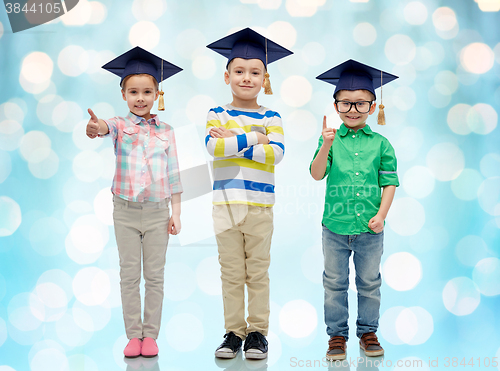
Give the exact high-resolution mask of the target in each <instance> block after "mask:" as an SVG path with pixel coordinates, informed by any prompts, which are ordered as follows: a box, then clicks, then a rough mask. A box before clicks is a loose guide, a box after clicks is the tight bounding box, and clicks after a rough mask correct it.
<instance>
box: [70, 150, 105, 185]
mask: <svg viewBox="0 0 500 371" xmlns="http://www.w3.org/2000/svg"><path fill="white" fill-rule="evenodd" d="M102 171H103V165H102V158H101V156H99V154H98V153H97V152H95V151H82V152H80V153H79V154H77V155H76V156H75V158H74V159H73V173H74V174H75V176H76V177H77V178H78V179H80V180H82V181H84V182H87V183H92V182H95V181H96V180H97V179H99V177H100V176H101V174H102Z"/></svg>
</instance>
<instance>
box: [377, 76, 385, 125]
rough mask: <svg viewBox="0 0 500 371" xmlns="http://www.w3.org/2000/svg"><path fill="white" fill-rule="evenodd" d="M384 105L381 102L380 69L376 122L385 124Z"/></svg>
mask: <svg viewBox="0 0 500 371" xmlns="http://www.w3.org/2000/svg"><path fill="white" fill-rule="evenodd" d="M384 108H385V106H384V105H383V104H382V71H380V105H379V106H378V124H379V125H385V113H384Z"/></svg>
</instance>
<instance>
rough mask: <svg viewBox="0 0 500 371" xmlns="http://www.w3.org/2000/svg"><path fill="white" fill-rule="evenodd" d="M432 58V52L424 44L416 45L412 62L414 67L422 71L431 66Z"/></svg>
mask: <svg viewBox="0 0 500 371" xmlns="http://www.w3.org/2000/svg"><path fill="white" fill-rule="evenodd" d="M432 60H433V57H432V52H431V51H430V50H429V49H427V48H426V47H425V46H418V47H417V49H416V54H415V58H414V59H413V61H412V64H413V65H414V66H415V69H417V70H419V71H424V70H426V69H428V68H429V67H430V66H432Z"/></svg>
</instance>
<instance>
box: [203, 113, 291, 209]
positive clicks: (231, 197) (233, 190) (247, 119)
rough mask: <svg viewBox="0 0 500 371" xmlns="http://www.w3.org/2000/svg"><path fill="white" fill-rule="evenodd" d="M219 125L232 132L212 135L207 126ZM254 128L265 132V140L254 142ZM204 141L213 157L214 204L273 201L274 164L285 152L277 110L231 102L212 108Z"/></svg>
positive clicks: (252, 203)
mask: <svg viewBox="0 0 500 371" xmlns="http://www.w3.org/2000/svg"><path fill="white" fill-rule="evenodd" d="M220 126H224V127H225V128H226V129H229V130H231V131H232V132H233V133H234V134H235V135H234V136H232V137H229V138H212V137H211V136H210V129H212V128H216V127H220ZM258 132H259V133H262V134H264V135H267V137H268V138H269V144H258V138H257V133H258ZM205 145H206V147H207V150H208V153H210V155H212V156H213V157H214V162H213V170H214V172H213V174H214V186H213V190H214V192H213V204H214V205H221V204H247V205H253V206H263V207H271V206H273V205H274V166H275V165H276V164H278V163H279V162H280V161H281V160H282V159H283V155H284V152H285V141H284V135H283V126H282V124H281V116H280V115H279V114H278V112H275V111H272V110H270V109H268V108H265V107H262V106H261V107H260V108H259V109H243V108H236V107H233V106H231V105H225V106H222V107H216V108H212V109H211V110H210V111H209V112H208V117H207V126H206V133H205Z"/></svg>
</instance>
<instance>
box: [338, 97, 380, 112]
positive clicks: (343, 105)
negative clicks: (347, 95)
mask: <svg viewBox="0 0 500 371" xmlns="http://www.w3.org/2000/svg"><path fill="white" fill-rule="evenodd" d="M372 103H373V101H366V100H360V101H358V102H348V101H344V100H336V101H335V103H334V104H335V107H337V109H338V110H339V112H340V113H347V112H349V111H350V110H351V108H352V106H354V107H355V108H356V111H358V112H359V113H368V112H370V108H371V106H372Z"/></svg>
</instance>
